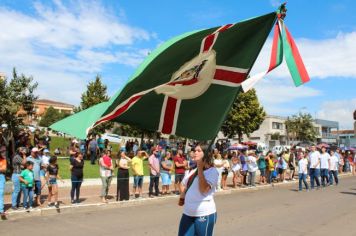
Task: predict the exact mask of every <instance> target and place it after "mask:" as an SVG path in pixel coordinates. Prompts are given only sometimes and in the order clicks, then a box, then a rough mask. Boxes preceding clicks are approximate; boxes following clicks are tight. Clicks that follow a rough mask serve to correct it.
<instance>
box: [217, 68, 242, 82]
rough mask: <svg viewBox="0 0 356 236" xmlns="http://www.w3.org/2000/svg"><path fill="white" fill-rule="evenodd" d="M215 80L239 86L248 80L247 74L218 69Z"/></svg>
mask: <svg viewBox="0 0 356 236" xmlns="http://www.w3.org/2000/svg"><path fill="white" fill-rule="evenodd" d="M214 79H216V80H222V81H227V82H231V83H236V84H239V83H241V82H243V81H244V80H245V79H246V73H240V72H235V71H228V70H221V69H216V70H215V75H214Z"/></svg>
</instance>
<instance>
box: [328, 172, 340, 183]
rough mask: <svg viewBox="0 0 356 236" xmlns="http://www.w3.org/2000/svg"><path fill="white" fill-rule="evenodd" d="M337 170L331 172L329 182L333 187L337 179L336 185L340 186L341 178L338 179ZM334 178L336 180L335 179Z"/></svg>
mask: <svg viewBox="0 0 356 236" xmlns="http://www.w3.org/2000/svg"><path fill="white" fill-rule="evenodd" d="M337 174H338V172H337V170H331V171H329V181H330V185H333V184H334V180H333V179H335V183H336V185H338V184H339V178H338V177H337ZM333 177H334V178H333Z"/></svg>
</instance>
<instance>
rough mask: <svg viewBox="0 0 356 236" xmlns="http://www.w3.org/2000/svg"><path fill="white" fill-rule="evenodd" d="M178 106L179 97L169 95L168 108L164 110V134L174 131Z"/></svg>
mask: <svg viewBox="0 0 356 236" xmlns="http://www.w3.org/2000/svg"><path fill="white" fill-rule="evenodd" d="M176 106H177V99H175V98H172V97H168V100H167V104H166V109H165V111H164V120H163V126H162V133H164V134H171V133H172V130H173V123H174V115H175V112H176Z"/></svg>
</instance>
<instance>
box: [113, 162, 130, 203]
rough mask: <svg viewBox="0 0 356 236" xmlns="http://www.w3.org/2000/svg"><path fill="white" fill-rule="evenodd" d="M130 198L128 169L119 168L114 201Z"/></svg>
mask: <svg viewBox="0 0 356 236" xmlns="http://www.w3.org/2000/svg"><path fill="white" fill-rule="evenodd" d="M119 199H120V201H123V200H130V193H129V170H127V169H122V168H120V169H119V171H118V174H117V192H116V201H118V200H119Z"/></svg>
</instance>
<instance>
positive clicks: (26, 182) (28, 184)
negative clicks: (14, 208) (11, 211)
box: [19, 161, 34, 210]
mask: <svg viewBox="0 0 356 236" xmlns="http://www.w3.org/2000/svg"><path fill="white" fill-rule="evenodd" d="M25 166H26V169H25V170H23V171H21V174H20V177H19V178H20V182H21V189H22V193H23V207H24V209H27V210H31V209H32V205H33V187H34V174H33V171H32V169H33V163H32V162H31V161H27V162H26V165H25Z"/></svg>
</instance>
